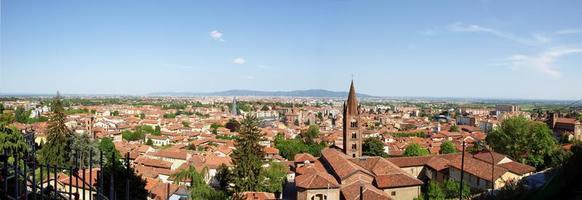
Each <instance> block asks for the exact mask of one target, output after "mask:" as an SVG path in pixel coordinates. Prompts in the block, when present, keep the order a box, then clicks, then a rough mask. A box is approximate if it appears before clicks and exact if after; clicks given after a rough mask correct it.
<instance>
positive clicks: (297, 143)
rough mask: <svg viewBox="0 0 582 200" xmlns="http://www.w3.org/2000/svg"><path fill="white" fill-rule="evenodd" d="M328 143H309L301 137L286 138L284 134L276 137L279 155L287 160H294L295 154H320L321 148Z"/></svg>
mask: <svg viewBox="0 0 582 200" xmlns="http://www.w3.org/2000/svg"><path fill="white" fill-rule="evenodd" d="M326 146H327V145H326V144H325V143H323V142H320V143H314V144H307V143H305V141H304V140H302V139H300V138H295V139H285V138H284V137H283V136H282V135H277V136H276V137H275V148H277V149H278V150H279V155H281V156H282V157H284V158H286V159H287V160H293V159H294V157H295V154H298V153H309V154H311V155H313V156H320V155H321V150H323V148H325V147H326Z"/></svg>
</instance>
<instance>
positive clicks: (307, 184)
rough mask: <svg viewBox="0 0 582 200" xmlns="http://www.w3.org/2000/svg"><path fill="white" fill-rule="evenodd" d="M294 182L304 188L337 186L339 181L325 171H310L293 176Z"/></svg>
mask: <svg viewBox="0 0 582 200" xmlns="http://www.w3.org/2000/svg"><path fill="white" fill-rule="evenodd" d="M295 184H296V186H297V187H299V188H304V189H324V188H339V186H340V185H339V183H338V182H337V181H336V180H335V178H334V177H333V176H331V175H330V174H328V173H326V172H319V171H312V172H311V173H307V174H303V175H299V176H297V177H295Z"/></svg>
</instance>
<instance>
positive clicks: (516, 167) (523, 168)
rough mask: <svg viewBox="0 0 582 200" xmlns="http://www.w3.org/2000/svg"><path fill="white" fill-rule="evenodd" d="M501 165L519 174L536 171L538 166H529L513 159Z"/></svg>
mask: <svg viewBox="0 0 582 200" xmlns="http://www.w3.org/2000/svg"><path fill="white" fill-rule="evenodd" d="M499 166H500V167H503V168H505V169H507V170H509V171H510V172H512V173H515V174H517V175H524V174H527V173H530V172H535V171H536V168H535V167H532V166H529V165H524V164H521V163H518V162H515V161H511V162H508V163H503V164H500V165H499Z"/></svg>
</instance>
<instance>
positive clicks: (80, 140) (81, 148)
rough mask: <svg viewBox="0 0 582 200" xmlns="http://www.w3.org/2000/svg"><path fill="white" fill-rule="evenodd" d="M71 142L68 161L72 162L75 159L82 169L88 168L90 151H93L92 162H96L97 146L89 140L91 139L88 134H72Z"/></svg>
mask: <svg viewBox="0 0 582 200" xmlns="http://www.w3.org/2000/svg"><path fill="white" fill-rule="evenodd" d="M72 140H73V141H72V142H71V154H70V156H71V157H70V158H69V159H70V160H71V161H74V160H75V158H76V159H77V161H78V162H79V166H80V167H82V168H84V167H87V168H88V167H89V162H90V161H91V155H90V154H91V151H93V155H92V156H93V160H97V158H98V157H97V156H98V155H99V154H98V153H97V150H98V149H97V146H96V145H95V143H94V142H93V141H92V140H91V138H90V137H89V135H88V134H85V133H82V134H73V138H72Z"/></svg>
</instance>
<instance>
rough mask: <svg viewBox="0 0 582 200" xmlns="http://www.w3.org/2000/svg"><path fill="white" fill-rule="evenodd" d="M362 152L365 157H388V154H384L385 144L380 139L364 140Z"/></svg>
mask: <svg viewBox="0 0 582 200" xmlns="http://www.w3.org/2000/svg"><path fill="white" fill-rule="evenodd" d="M362 151H363V152H362V153H363V154H364V155H365V156H381V157H388V154H387V153H386V152H384V143H382V141H380V139H378V138H367V139H366V140H364V144H363V145H362Z"/></svg>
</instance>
